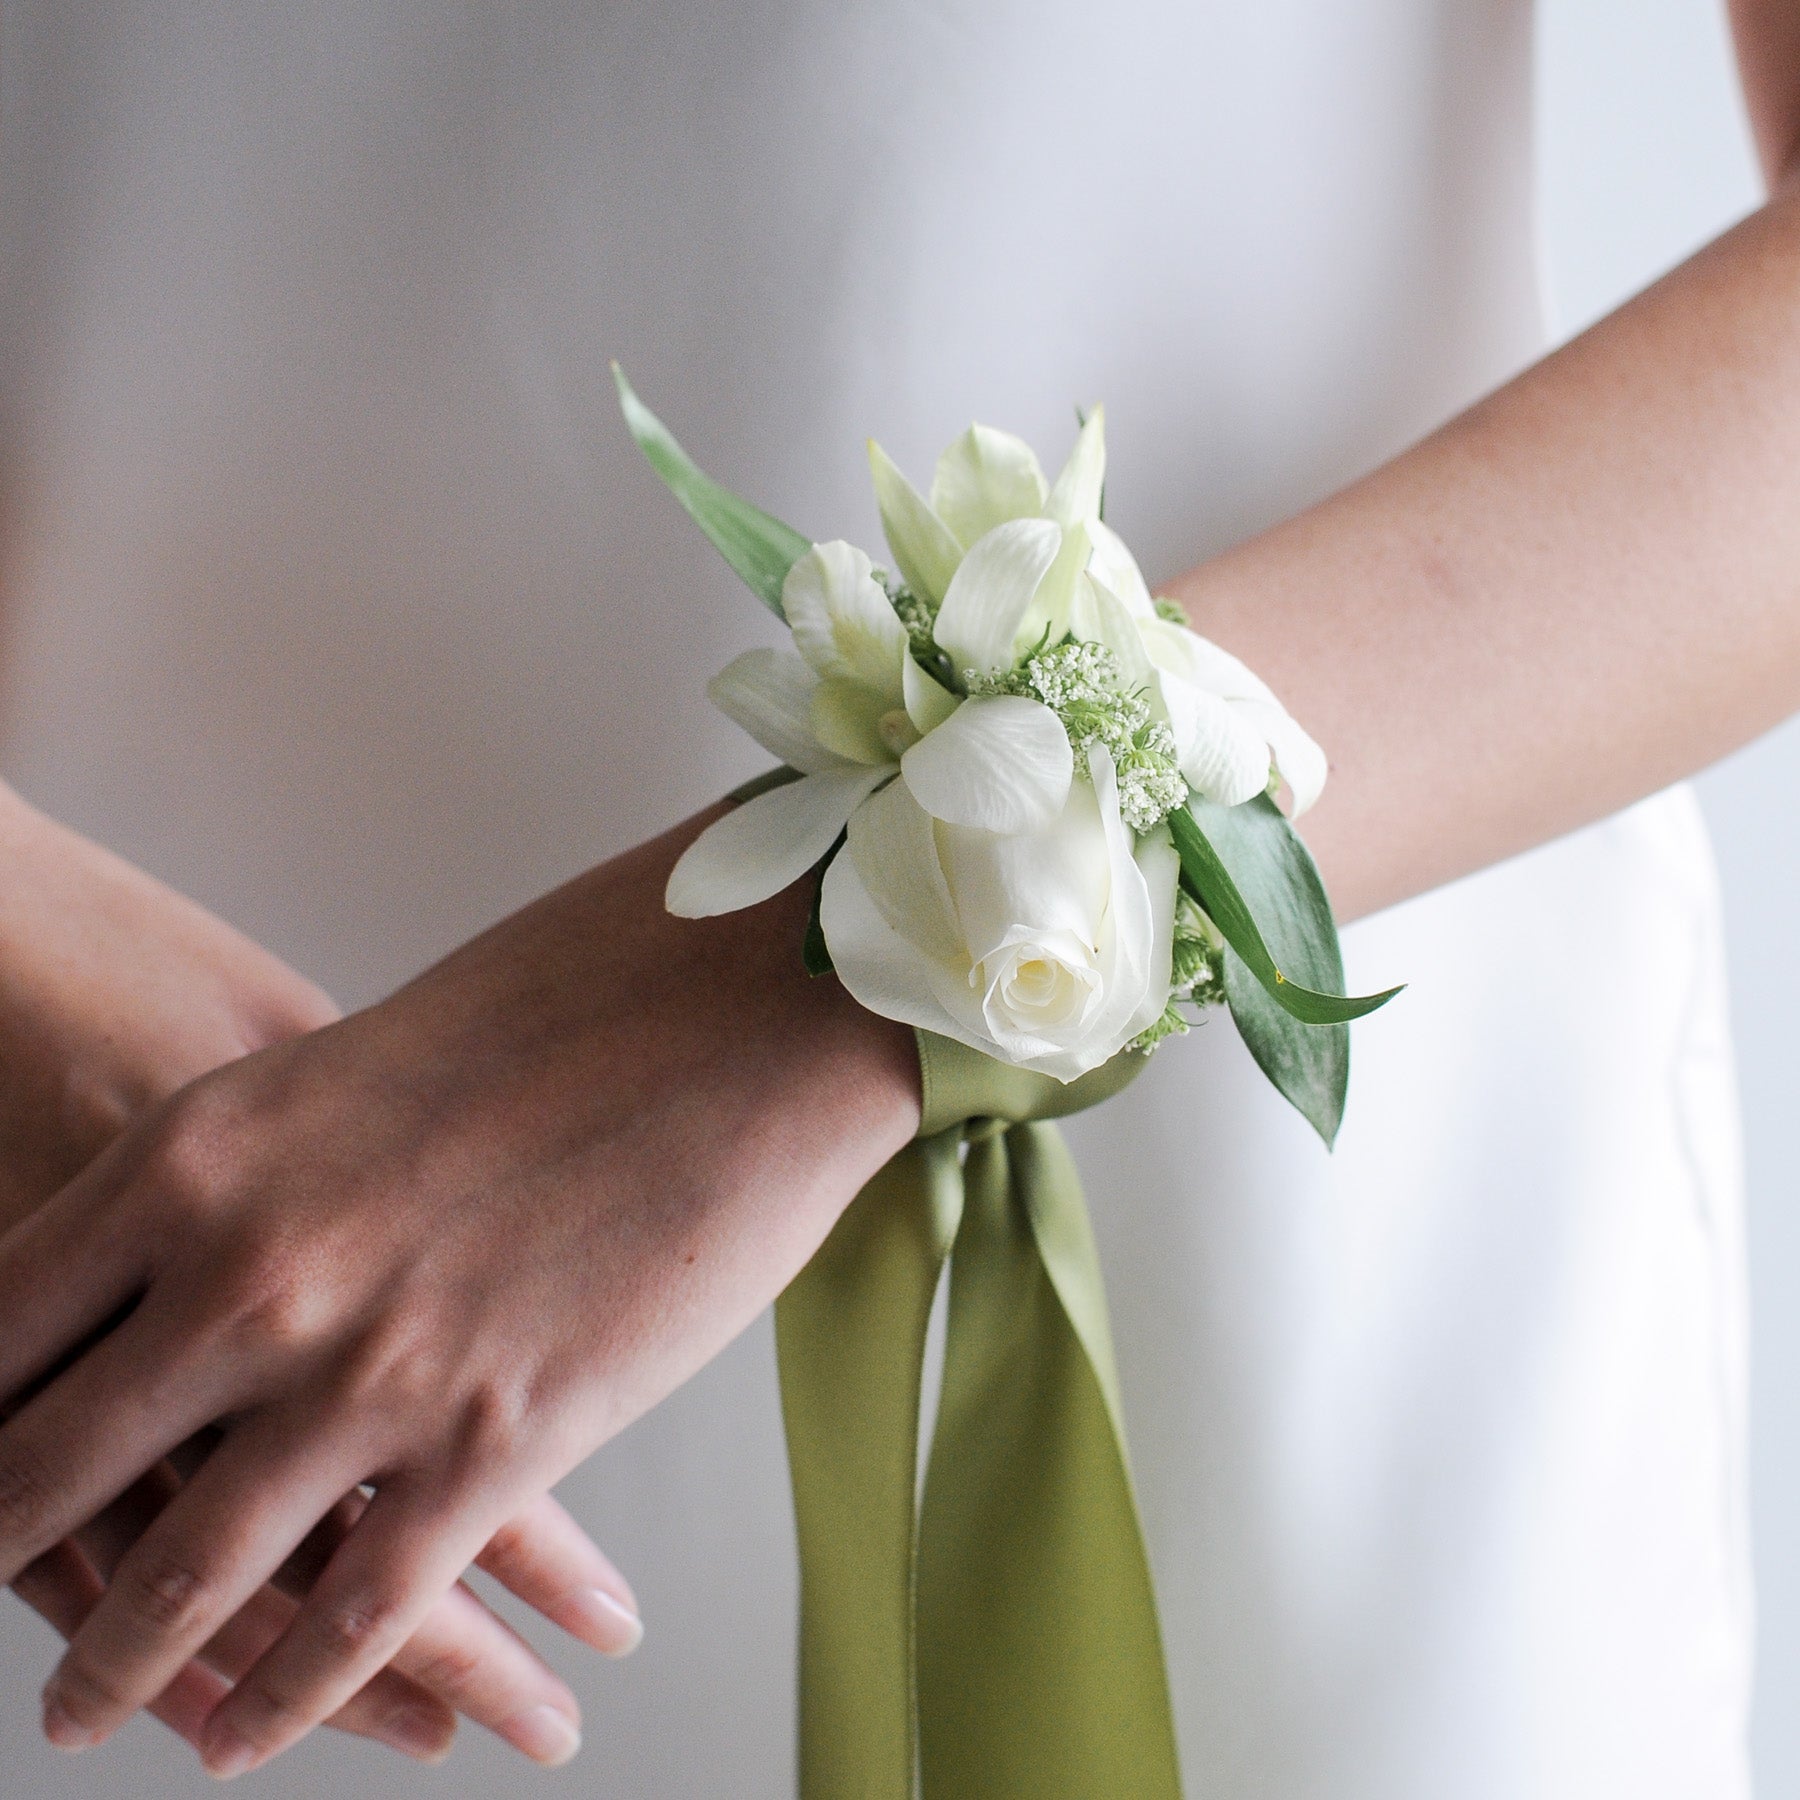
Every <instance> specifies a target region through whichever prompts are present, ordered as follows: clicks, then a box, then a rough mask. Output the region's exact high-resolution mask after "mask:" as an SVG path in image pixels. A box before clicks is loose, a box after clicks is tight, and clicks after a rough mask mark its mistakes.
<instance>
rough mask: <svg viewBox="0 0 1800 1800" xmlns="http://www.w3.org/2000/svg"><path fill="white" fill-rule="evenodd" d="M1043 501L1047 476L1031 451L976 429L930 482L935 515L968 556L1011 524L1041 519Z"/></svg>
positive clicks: (1006, 434) (1007, 435) (1005, 434)
mask: <svg viewBox="0 0 1800 1800" xmlns="http://www.w3.org/2000/svg"><path fill="white" fill-rule="evenodd" d="M1044 495H1045V487H1044V471H1043V470H1042V469H1040V468H1039V467H1038V459H1037V458H1036V457H1035V456H1034V455H1033V454H1032V452H1031V446H1030V445H1029V444H1027V443H1025V442H1024V441H1023V440H1022V439H1020V438H1016V437H1014V436H1013V435H1012V433H1011V432H1010V431H995V430H994V429H993V428H992V427H991V426H988V425H971V426H970V427H969V429H968V430H967V431H965V432H964V433H963V434H962V436H961V437H959V438H958V439H957V440H956V442H955V443H953V444H952V445H951V446H950V447H949V449H947V450H946V451H945V452H944V454H943V455H942V456H940V457H939V458H938V461H937V472H936V473H935V474H934V475H933V476H932V478H931V510H932V511H933V512H934V513H936V514H937V516H938V517H939V518H940V519H942V520H943V522H944V523H945V524H946V525H948V526H949V527H950V529H951V531H952V532H953V533H954V534H955V536H956V539H957V542H958V543H960V544H961V545H962V546H963V548H964V549H965V550H972V549H973V548H974V547H975V542H976V540H977V539H978V538H981V537H984V536H985V535H986V534H987V533H988V532H990V531H992V530H993V528H994V527H995V526H996V525H1003V524H1005V523H1006V521H1007V520H1008V519H1033V518H1036V517H1038V516H1039V515H1040V514H1041V513H1042V512H1043V510H1044Z"/></svg>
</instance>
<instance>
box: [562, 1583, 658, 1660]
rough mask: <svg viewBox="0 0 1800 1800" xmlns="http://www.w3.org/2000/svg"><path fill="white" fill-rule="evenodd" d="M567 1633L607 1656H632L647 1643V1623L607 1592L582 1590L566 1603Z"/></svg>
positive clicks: (600, 1589) (570, 1597)
mask: <svg viewBox="0 0 1800 1800" xmlns="http://www.w3.org/2000/svg"><path fill="white" fill-rule="evenodd" d="M564 1611H565V1613H566V1614H567V1621H568V1629H569V1630H570V1631H572V1632H574V1634H575V1635H576V1636H577V1637H578V1638H580V1639H581V1641H582V1642H583V1643H584V1644H591V1645H592V1646H593V1647H594V1648H595V1649H596V1650H598V1651H599V1652H600V1653H601V1654H602V1655H604V1656H629V1655H630V1654H631V1653H632V1651H634V1650H635V1649H636V1648H637V1647H638V1645H639V1644H641V1643H642V1642H643V1641H644V1621H643V1620H642V1619H640V1618H639V1617H638V1616H637V1614H636V1613H634V1612H633V1611H632V1610H631V1608H630V1607H629V1606H627V1605H626V1604H625V1603H624V1602H623V1601H622V1600H615V1599H614V1598H613V1596H612V1595H611V1594H609V1593H608V1592H607V1591H606V1590H605V1589H604V1588H583V1589H582V1590H581V1591H580V1592H579V1593H575V1594H571V1595H570V1596H569V1598H568V1599H567V1601H565V1602H564Z"/></svg>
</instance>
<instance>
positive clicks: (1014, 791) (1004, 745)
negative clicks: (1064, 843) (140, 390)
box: [900, 694, 1075, 833]
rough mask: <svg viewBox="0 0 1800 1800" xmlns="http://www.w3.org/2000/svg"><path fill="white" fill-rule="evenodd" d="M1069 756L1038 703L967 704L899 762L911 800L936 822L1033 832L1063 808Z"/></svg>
mask: <svg viewBox="0 0 1800 1800" xmlns="http://www.w3.org/2000/svg"><path fill="white" fill-rule="evenodd" d="M1074 761H1075V759H1074V756H1073V754H1072V752H1071V751H1070V749H1069V736H1068V733H1067V732H1066V731H1064V730H1063V725H1062V721H1061V720H1060V719H1059V718H1057V716H1056V714H1055V713H1053V712H1052V711H1051V710H1050V709H1049V707H1047V706H1045V705H1044V704H1043V702H1042V701H1039V700H1028V699H1026V698H1025V697H1024V696H1023V695H1013V694H1002V695H996V696H993V697H991V698H987V699H979V700H965V701H964V702H963V703H962V705H961V706H959V707H958V708H957V710H956V711H955V713H953V714H952V715H951V717H950V718H948V719H946V720H945V721H944V723H943V724H942V725H940V726H939V727H938V728H937V729H936V730H935V731H933V732H929V733H927V734H926V736H924V737H922V738H921V739H920V740H919V741H918V742H917V743H916V744H914V745H913V747H912V748H911V749H910V750H908V751H907V753H906V754H905V755H904V756H903V757H902V758H901V759H900V769H901V773H902V774H903V775H904V776H905V777H906V784H907V786H908V787H909V788H911V789H912V792H913V797H914V798H915V799H916V800H917V801H918V802H919V804H920V805H921V806H922V807H924V808H925V810H926V811H927V812H928V813H930V814H931V815H932V816H933V817H934V818H938V819H943V820H945V821H946V822H948V823H950V824H953V825H965V826H972V827H974V828H975V829H977V830H981V831H997V832H1004V833H1012V832H1021V831H1036V830H1040V829H1042V828H1043V827H1044V826H1046V825H1048V824H1049V823H1050V822H1051V821H1052V820H1053V819H1055V818H1056V816H1057V814H1058V813H1060V812H1061V811H1062V809H1063V805H1064V803H1065V802H1066V801H1067V799H1068V797H1069V783H1070V780H1071V779H1072V778H1073V774H1074Z"/></svg>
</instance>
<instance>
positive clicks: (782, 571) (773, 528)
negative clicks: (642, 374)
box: [612, 362, 812, 619]
mask: <svg viewBox="0 0 1800 1800" xmlns="http://www.w3.org/2000/svg"><path fill="white" fill-rule="evenodd" d="M612 372H613V380H614V381H615V382H617V383H618V387H619V408H620V410H621V411H622V412H623V413H624V415H625V423H626V425H627V426H629V427H630V429H631V435H632V436H633V437H634V438H635V439H636V440H637V446H638V448H639V449H640V450H642V451H643V453H644V458H645V460H646V461H647V462H648V463H649V464H650V466H651V468H653V469H654V470H655V471H656V472H657V474H658V475H660V476H661V477H662V478H663V480H664V482H665V483H667V485H668V488H669V491H670V492H671V493H672V494H673V495H674V496H675V498H676V499H677V500H679V501H680V502H681V504H682V505H683V506H684V507H685V508H686V509H687V512H688V515H689V517H691V518H692V519H693V521H694V523H695V524H696V525H698V526H699V527H700V529H701V530H702V531H704V532H705V533H706V535H707V536H708V537H709V538H710V539H711V540H712V542H713V545H714V547H715V548H716V549H717V550H718V552H719V554H720V555H721V556H723V557H724V558H725V560H726V561H727V562H728V563H730V564H731V566H732V568H734V569H735V570H736V571H737V572H738V574H739V575H741V576H742V577H743V578H744V580H745V582H746V583H747V584H748V585H749V588H750V591H751V592H752V593H753V594H755V595H756V597H757V598H758V599H759V600H761V601H762V602H763V604H764V605H765V606H767V607H768V608H769V610H770V611H771V612H773V613H774V614H775V616H776V617H777V618H778V619H779V618H781V617H783V614H782V610H781V584H782V583H783V582H784V581H785V580H786V579H787V572H788V570H789V569H791V568H792V567H793V566H794V564H795V563H796V562H797V561H799V559H800V558H801V557H803V556H804V555H805V554H806V553H807V551H808V550H810V549H811V548H812V543H811V540H810V539H807V538H803V537H802V536H801V535H800V533H799V532H797V531H795V530H794V529H793V527H792V526H789V525H784V524H782V522H781V521H780V520H779V519H775V518H771V517H770V516H769V515H768V514H767V513H766V512H763V511H761V510H760V509H759V508H757V507H754V506H752V505H751V504H750V502H749V501H748V500H740V499H739V498H738V496H737V495H736V494H734V493H732V492H731V490H730V489H729V488H724V487H721V486H720V485H719V484H718V482H716V481H714V480H713V479H712V477H711V476H710V475H706V474H703V473H702V472H701V470H700V469H699V468H698V467H697V466H696V464H695V463H694V460H693V458H692V457H690V456H689V455H688V453H687V452H686V451H685V450H683V449H682V447H681V446H680V444H678V443H677V442H676V441H675V437H674V434H673V433H672V432H671V431H670V430H669V428H668V427H667V426H666V425H665V424H663V422H662V420H661V419H659V418H658V417H657V416H656V414H655V413H653V412H652V411H651V410H650V409H649V407H647V406H646V405H645V404H644V403H643V401H641V400H640V399H639V398H638V397H637V395H636V394H635V393H633V392H632V388H631V383H630V382H629V381H627V380H626V379H625V371H624V370H623V369H621V368H620V367H619V365H618V364H617V363H616V362H615V363H614V364H613V366H612Z"/></svg>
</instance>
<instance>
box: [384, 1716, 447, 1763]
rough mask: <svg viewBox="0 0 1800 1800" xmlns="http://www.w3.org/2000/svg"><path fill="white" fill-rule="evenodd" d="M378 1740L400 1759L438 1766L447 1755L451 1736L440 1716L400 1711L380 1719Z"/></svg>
mask: <svg viewBox="0 0 1800 1800" xmlns="http://www.w3.org/2000/svg"><path fill="white" fill-rule="evenodd" d="M381 1741H382V1742H383V1743H384V1744H386V1745H388V1747H389V1748H390V1749H394V1750H398V1751H399V1752H400V1753H401V1755H403V1756H411V1757H416V1758H417V1759H418V1760H419V1761H420V1762H430V1763H440V1762H442V1761H443V1760H444V1758H445V1757H447V1756H448V1755H449V1754H450V1745H451V1742H452V1736H451V1733H449V1732H446V1731H445V1730H444V1721H443V1718H442V1716H441V1715H440V1714H437V1713H428V1712H422V1711H418V1710H414V1711H410V1712H409V1711H405V1710H402V1711H400V1712H397V1713H394V1714H393V1715H392V1716H391V1717H389V1718H386V1719H384V1720H382V1722H381Z"/></svg>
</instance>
